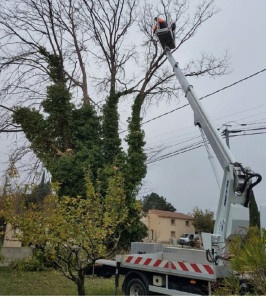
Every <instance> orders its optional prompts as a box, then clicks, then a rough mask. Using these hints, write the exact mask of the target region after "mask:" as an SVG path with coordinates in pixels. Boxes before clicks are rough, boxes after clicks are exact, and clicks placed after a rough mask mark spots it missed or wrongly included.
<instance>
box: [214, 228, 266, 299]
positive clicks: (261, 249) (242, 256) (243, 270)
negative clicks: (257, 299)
mask: <svg viewBox="0 0 266 300" xmlns="http://www.w3.org/2000/svg"><path fill="white" fill-rule="evenodd" d="M265 245H266V230H265V229H261V230H260V229H259V228H258V227H257V226H255V227H250V228H249V229H248V232H247V234H246V236H245V238H244V239H241V237H239V236H238V237H235V238H234V239H233V240H232V241H231V243H230V245H229V253H230V262H229V264H230V267H231V270H232V271H233V272H231V273H230V274H229V276H228V277H227V278H225V279H224V280H223V281H222V282H221V284H220V285H219V286H218V287H217V288H216V290H215V294H217V295H240V294H244V293H247V294H249V295H256V296H259V295H261V296H262V295H266V252H265ZM241 278H242V279H241ZM243 279H244V280H245V283H246V288H244V286H243V285H242V286H241V281H243Z"/></svg>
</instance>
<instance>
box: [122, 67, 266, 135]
mask: <svg viewBox="0 0 266 300" xmlns="http://www.w3.org/2000/svg"><path fill="white" fill-rule="evenodd" d="M265 71H266V68H265V69H262V70H260V71H258V72H256V73H253V74H251V75H249V76H247V77H244V78H242V79H240V80H238V81H235V82H233V83H232V84H229V85H227V86H225V87H223V88H221V89H219V90H216V91H214V92H212V93H210V94H207V95H205V96H203V97H201V98H199V100H202V99H205V98H207V97H210V96H212V95H215V94H217V93H219V92H221V91H224V90H226V89H228V88H230V87H232V86H234V85H237V84H239V83H241V82H243V81H246V80H248V79H250V78H252V77H254V76H257V75H258V74H260V73H263V72H265ZM188 105H189V104H188V103H187V104H184V105H182V106H179V107H177V108H175V109H172V110H170V111H168V112H166V113H164V114H161V115H158V116H157V117H154V118H152V119H149V120H147V121H145V122H142V123H141V124H140V125H144V124H147V123H150V122H152V121H154V120H157V119H159V118H162V117H164V116H166V115H169V114H171V113H173V112H175V111H177V110H180V109H182V108H184V107H186V106H188ZM126 131H128V129H125V130H123V131H120V132H119V134H120V133H124V132H126Z"/></svg>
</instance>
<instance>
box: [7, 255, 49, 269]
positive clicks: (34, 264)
mask: <svg viewBox="0 0 266 300" xmlns="http://www.w3.org/2000/svg"><path fill="white" fill-rule="evenodd" d="M9 266H10V267H11V268H12V269H14V270H18V271H28V272H33V271H48V270H51V269H53V268H54V263H53V261H52V260H51V259H49V257H48V255H47V254H45V253H44V252H42V251H40V250H37V251H34V252H33V254H32V255H31V256H29V257H27V258H24V259H20V260H15V261H13V262H11V264H10V265H9Z"/></svg>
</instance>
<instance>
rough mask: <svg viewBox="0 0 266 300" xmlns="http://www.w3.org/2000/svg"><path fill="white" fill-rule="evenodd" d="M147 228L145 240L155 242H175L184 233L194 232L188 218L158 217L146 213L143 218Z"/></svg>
mask: <svg viewBox="0 0 266 300" xmlns="http://www.w3.org/2000/svg"><path fill="white" fill-rule="evenodd" d="M145 223H146V224H147V227H148V229H149V232H148V237H147V240H148V241H151V242H157V243H169V242H170V240H172V241H173V242H176V241H177V240H178V239H179V238H180V236H181V235H182V234H184V233H193V234H194V233H195V228H194V226H193V225H192V221H191V220H190V219H187V220H186V219H177V218H168V217H160V216H158V215H155V214H148V215H147V220H145Z"/></svg>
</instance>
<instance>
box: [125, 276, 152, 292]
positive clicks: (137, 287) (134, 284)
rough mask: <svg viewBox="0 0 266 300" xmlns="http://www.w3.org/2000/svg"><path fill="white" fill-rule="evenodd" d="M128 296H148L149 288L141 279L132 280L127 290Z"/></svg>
mask: <svg viewBox="0 0 266 300" xmlns="http://www.w3.org/2000/svg"><path fill="white" fill-rule="evenodd" d="M125 295H126V296H147V295H148V288H147V286H146V285H145V283H144V282H143V281H142V280H141V279H139V278H133V279H131V280H130V281H129V282H128V283H127V286H126V288H125Z"/></svg>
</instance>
